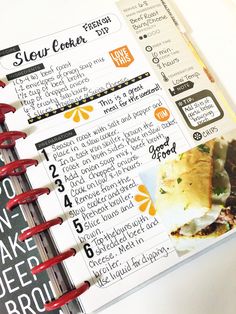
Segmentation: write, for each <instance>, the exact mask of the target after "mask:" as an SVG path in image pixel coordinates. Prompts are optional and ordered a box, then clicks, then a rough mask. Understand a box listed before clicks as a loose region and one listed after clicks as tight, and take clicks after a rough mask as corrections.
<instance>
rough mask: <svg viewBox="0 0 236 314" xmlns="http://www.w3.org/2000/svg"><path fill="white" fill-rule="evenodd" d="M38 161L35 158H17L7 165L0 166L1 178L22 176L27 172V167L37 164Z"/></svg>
mask: <svg viewBox="0 0 236 314" xmlns="http://www.w3.org/2000/svg"><path fill="white" fill-rule="evenodd" d="M37 165H38V161H37V160H35V159H21V160H15V161H13V162H11V163H9V164H7V165H5V166H2V167H0V180H3V179H4V178H6V177H15V176H20V175H22V174H24V173H25V172H26V168H27V167H30V166H37Z"/></svg>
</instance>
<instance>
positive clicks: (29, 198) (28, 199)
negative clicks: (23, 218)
mask: <svg viewBox="0 0 236 314" xmlns="http://www.w3.org/2000/svg"><path fill="white" fill-rule="evenodd" d="M49 193H50V190H49V189H48V188H40V189H34V190H30V191H27V192H24V193H21V194H19V195H16V196H15V197H13V198H12V199H11V200H10V201H8V202H7V205H6V209H8V210H12V209H13V208H15V207H16V206H18V205H23V204H29V203H32V202H34V201H36V200H37V198H38V197H39V196H40V195H43V194H49Z"/></svg>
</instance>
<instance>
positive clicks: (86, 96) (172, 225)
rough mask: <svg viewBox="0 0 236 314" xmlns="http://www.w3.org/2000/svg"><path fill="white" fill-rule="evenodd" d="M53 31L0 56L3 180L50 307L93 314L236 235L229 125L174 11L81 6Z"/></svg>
mask: <svg viewBox="0 0 236 314" xmlns="http://www.w3.org/2000/svg"><path fill="white" fill-rule="evenodd" d="M74 9H77V10H80V7H79V5H78V8H74ZM58 24H59V23H58ZM48 29H49V31H48V34H45V36H43V37H40V38H36V39H35V40H30V41H24V42H21V41H20V38H19V40H18V42H16V44H15V45H14V46H13V45H11V46H6V47H0V80H1V86H2V87H4V88H3V89H1V90H0V103H1V105H0V113H1V114H0V118H1V122H2V123H3V122H4V119H5V117H4V114H5V113H7V112H11V111H12V112H13V113H8V114H7V116H6V120H5V122H4V124H2V125H3V127H2V128H3V131H4V132H3V133H1V134H0V148H1V149H2V153H3V156H4V158H5V161H6V162H8V163H9V164H8V166H6V167H4V168H0V177H1V178H4V177H5V176H8V175H10V176H16V177H15V178H13V183H14V184H15V188H16V191H18V192H19V194H18V195H17V196H16V197H15V198H13V199H11V200H10V201H9V202H8V203H7V208H8V209H9V210H14V207H15V206H16V205H17V204H21V205H22V208H23V210H24V211H25V215H26V218H27V220H28V223H29V225H30V229H29V230H28V231H26V232H24V233H23V234H22V235H21V237H20V239H21V240H24V239H27V238H29V237H31V236H34V237H35V238H36V243H37V245H38V248H39V251H40V253H41V255H42V259H43V261H44V262H43V263H42V264H40V265H37V266H35V267H34V268H33V269H32V272H33V273H34V274H38V273H40V272H41V271H45V270H47V271H48V272H49V277H50V280H51V281H52V283H53V285H54V289H55V291H54V292H55V298H56V299H55V300H52V301H50V300H49V301H50V302H48V303H47V304H46V305H45V307H46V309H47V310H53V309H56V308H59V307H63V308H62V309H63V311H64V312H65V313H77V312H78V311H82V312H85V313H89V312H93V311H96V310H98V309H100V308H102V307H104V306H106V305H107V304H109V303H111V302H112V301H114V300H115V299H117V298H118V297H120V296H122V295H125V294H126V293H127V292H128V291H130V290H132V289H134V288H135V287H137V286H139V285H141V284H143V283H145V282H148V281H149V280H150V279H151V278H153V277H155V276H157V275H160V274H161V273H163V272H164V271H166V270H168V269H170V268H171V267H172V266H174V265H176V264H179V263H181V262H183V261H184V260H186V259H188V258H189V257H190V256H193V255H194V254H196V253H197V252H199V251H201V250H203V249H204V248H206V247H209V246H210V245H213V244H215V243H216V242H218V241H220V240H222V239H224V238H226V237H228V236H229V235H231V234H233V233H234V232H235V225H236V199H235V197H236V196H235V195H236V194H235V193H236V191H235V187H236V170H235V169H236V167H235V166H236V154H235V152H236V123H235V122H236V119H235V115H234V113H233V111H232V110H231V108H230V106H229V105H228V104H227V102H226V100H225V99H224V97H223V96H222V94H221V92H220V90H219V89H218V87H217V85H216V83H215V80H214V77H213V76H212V75H211V74H210V73H209V71H208V69H207V67H206V66H205V64H204V62H203V61H202V60H201V59H200V57H199V56H198V54H197V52H196V50H195V49H194V47H193V45H192V44H191V42H190V41H189V40H188V38H187V35H186V32H185V29H184V27H183V25H182V23H181V22H180V21H179V18H178V17H177V16H176V14H175V12H174V11H173V9H172V7H171V6H170V4H169V2H168V1H163V0H146V1H137V0H128V1H127V0H122V1H118V2H115V1H111V0H109V1H108V0H99V1H96V4H95V2H93V1H88V3H87V4H86V5H85V4H83V14H81V15H79V16H78V21H76V22H75V21H74V22H73V23H71V27H70V28H67V29H60V27H58V32H56V33H55V32H50V26H48ZM6 104H9V105H10V106H9V105H6ZM12 105H13V106H12ZM14 108H16V111H15V109H14ZM14 111H15V112H14ZM15 140H17V142H16V143H15ZM29 158H32V159H29ZM15 159H17V161H14V160H15ZM18 159H19V160H18ZM34 165H35V166H37V167H34ZM29 166H31V167H29ZM32 166H33V167H32ZM26 168H27V173H26V174H23V176H22V177H19V175H20V174H22V173H23V172H25V170H26ZM36 225H37V227H35V226H36ZM71 301H72V303H71V304H73V308H72V307H70V302H71Z"/></svg>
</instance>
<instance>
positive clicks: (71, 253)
mask: <svg viewBox="0 0 236 314" xmlns="http://www.w3.org/2000/svg"><path fill="white" fill-rule="evenodd" d="M75 254H76V250H75V249H69V250H68V251H66V252H64V253H61V254H59V255H57V256H54V257H53V258H50V259H48V260H47V261H45V262H43V263H41V264H39V265H37V266H35V267H34V268H32V269H31V273H32V274H33V275H37V274H39V273H41V272H42V271H44V270H46V269H48V268H50V267H52V266H55V265H57V264H59V263H61V262H62V261H64V260H65V259H67V258H69V257H71V256H74V255H75Z"/></svg>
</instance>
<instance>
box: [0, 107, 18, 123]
mask: <svg viewBox="0 0 236 314" xmlns="http://www.w3.org/2000/svg"><path fill="white" fill-rule="evenodd" d="M15 111H16V108H15V107H12V106H10V105H7V104H2V103H0V123H3V122H4V121H5V114H6V113H8V112H15Z"/></svg>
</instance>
